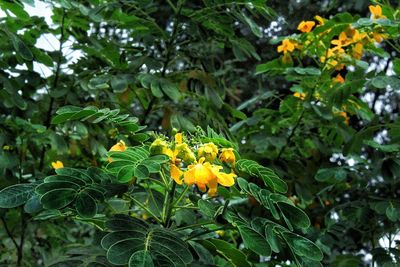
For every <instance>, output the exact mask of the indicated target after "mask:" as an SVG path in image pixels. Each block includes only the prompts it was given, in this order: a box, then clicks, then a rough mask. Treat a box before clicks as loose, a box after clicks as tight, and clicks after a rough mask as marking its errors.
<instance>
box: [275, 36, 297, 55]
mask: <svg viewBox="0 0 400 267" xmlns="http://www.w3.org/2000/svg"><path fill="white" fill-rule="evenodd" d="M295 46H296V43H295V42H294V41H292V40H289V39H284V40H283V41H282V44H281V45H280V46H278V52H279V53H281V52H283V53H284V54H286V53H287V52H288V51H289V52H293V51H294V49H295Z"/></svg>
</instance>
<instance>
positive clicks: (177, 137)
mask: <svg viewBox="0 0 400 267" xmlns="http://www.w3.org/2000/svg"><path fill="white" fill-rule="evenodd" d="M182 142H183V134H182V133H177V134H175V143H176V144H182Z"/></svg>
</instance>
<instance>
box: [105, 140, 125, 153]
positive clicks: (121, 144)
mask: <svg viewBox="0 0 400 267" xmlns="http://www.w3.org/2000/svg"><path fill="white" fill-rule="evenodd" d="M125 150H126V145H125V142H124V141H122V140H120V141H119V142H118V143H116V144H115V145H113V146H112V147H111V148H110V150H109V151H125Z"/></svg>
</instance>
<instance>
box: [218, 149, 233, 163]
mask: <svg viewBox="0 0 400 267" xmlns="http://www.w3.org/2000/svg"><path fill="white" fill-rule="evenodd" d="M219 159H220V160H221V161H222V162H226V163H230V164H235V161H236V156H235V153H233V148H223V149H222V150H221V155H220V156H219Z"/></svg>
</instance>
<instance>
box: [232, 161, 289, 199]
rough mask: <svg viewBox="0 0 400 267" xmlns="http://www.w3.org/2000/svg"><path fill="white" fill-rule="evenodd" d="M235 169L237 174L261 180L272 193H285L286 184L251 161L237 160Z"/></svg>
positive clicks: (271, 171) (267, 169) (269, 171)
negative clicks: (240, 173)
mask: <svg viewBox="0 0 400 267" xmlns="http://www.w3.org/2000/svg"><path fill="white" fill-rule="evenodd" d="M236 168H237V170H238V171H239V172H244V173H246V174H248V175H250V176H255V177H258V178H261V179H262V180H263V181H264V183H265V185H266V186H268V187H269V188H271V189H272V190H273V191H276V192H279V193H285V192H286V191H287V185H286V183H285V182H284V181H283V180H282V179H281V178H279V177H278V175H276V173H275V172H274V171H273V170H271V169H269V168H266V167H264V166H261V165H260V164H258V163H257V162H255V161H253V160H248V159H241V160H238V161H237V163H236Z"/></svg>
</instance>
